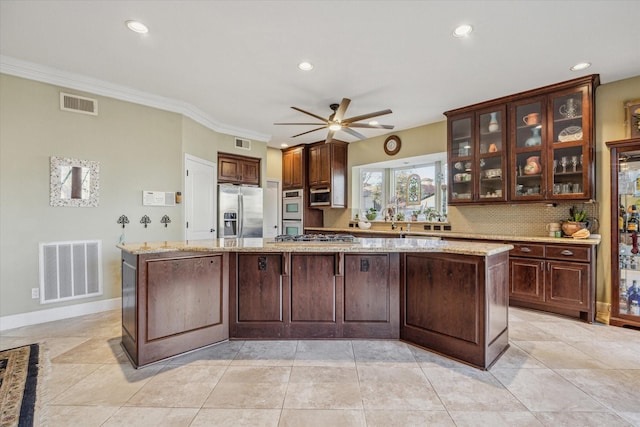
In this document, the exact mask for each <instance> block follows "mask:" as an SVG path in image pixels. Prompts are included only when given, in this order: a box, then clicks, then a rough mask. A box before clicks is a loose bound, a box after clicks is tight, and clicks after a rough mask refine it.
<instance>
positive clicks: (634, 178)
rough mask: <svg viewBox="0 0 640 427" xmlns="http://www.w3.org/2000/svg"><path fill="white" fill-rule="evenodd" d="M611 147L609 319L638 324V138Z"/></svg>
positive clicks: (639, 319)
mask: <svg viewBox="0 0 640 427" xmlns="http://www.w3.org/2000/svg"><path fill="white" fill-rule="evenodd" d="M607 146H608V147H609V148H610V149H611V187H612V188H611V252H612V254H611V319H610V323H611V324H612V325H615V326H635V327H640V247H639V246H638V245H639V242H638V236H639V233H640V138H635V139H628V140H623V141H612V142H607Z"/></svg>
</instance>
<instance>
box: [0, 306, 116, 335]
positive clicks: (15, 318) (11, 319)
mask: <svg viewBox="0 0 640 427" xmlns="http://www.w3.org/2000/svg"><path fill="white" fill-rule="evenodd" d="M121 306H122V298H112V299H107V300H100V301H93V302H87V303H84V304H74V305H67V306H64V307H56V308H49V309H46V310H38V311H31V312H29V313H21V314H14V315H11V316H4V317H0V331H5V330H7V329H15V328H20V327H22V326H29V325H37V324H39V323H45V322H52V321H54V320H62V319H68V318H70V317H77V316H84V315H85V314H94V313H100V312H101V311H109V310H116V309H118V308H120V307H121Z"/></svg>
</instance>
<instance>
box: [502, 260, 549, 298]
mask: <svg viewBox="0 0 640 427" xmlns="http://www.w3.org/2000/svg"><path fill="white" fill-rule="evenodd" d="M509 275H510V277H509V298H514V299H518V300H522V301H533V302H543V301H544V297H545V295H544V261H543V260H540V259H535V258H518V257H512V258H510V259H509Z"/></svg>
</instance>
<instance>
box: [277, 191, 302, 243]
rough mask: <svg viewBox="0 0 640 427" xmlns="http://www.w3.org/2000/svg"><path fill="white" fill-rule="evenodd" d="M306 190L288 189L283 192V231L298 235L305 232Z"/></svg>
mask: <svg viewBox="0 0 640 427" xmlns="http://www.w3.org/2000/svg"><path fill="white" fill-rule="evenodd" d="M303 195H304V192H303V190H288V191H284V192H283V193H282V232H283V234H290V235H293V236H297V235H299V234H304V229H303V221H302V220H303V215H304V197H303Z"/></svg>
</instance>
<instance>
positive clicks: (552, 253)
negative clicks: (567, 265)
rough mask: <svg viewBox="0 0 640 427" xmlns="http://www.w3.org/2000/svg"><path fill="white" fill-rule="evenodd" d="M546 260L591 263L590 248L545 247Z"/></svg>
mask: <svg viewBox="0 0 640 427" xmlns="http://www.w3.org/2000/svg"><path fill="white" fill-rule="evenodd" d="M547 258H549V259H562V260H570V261H583V262H589V261H591V248H590V247H586V246H569V245H547Z"/></svg>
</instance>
